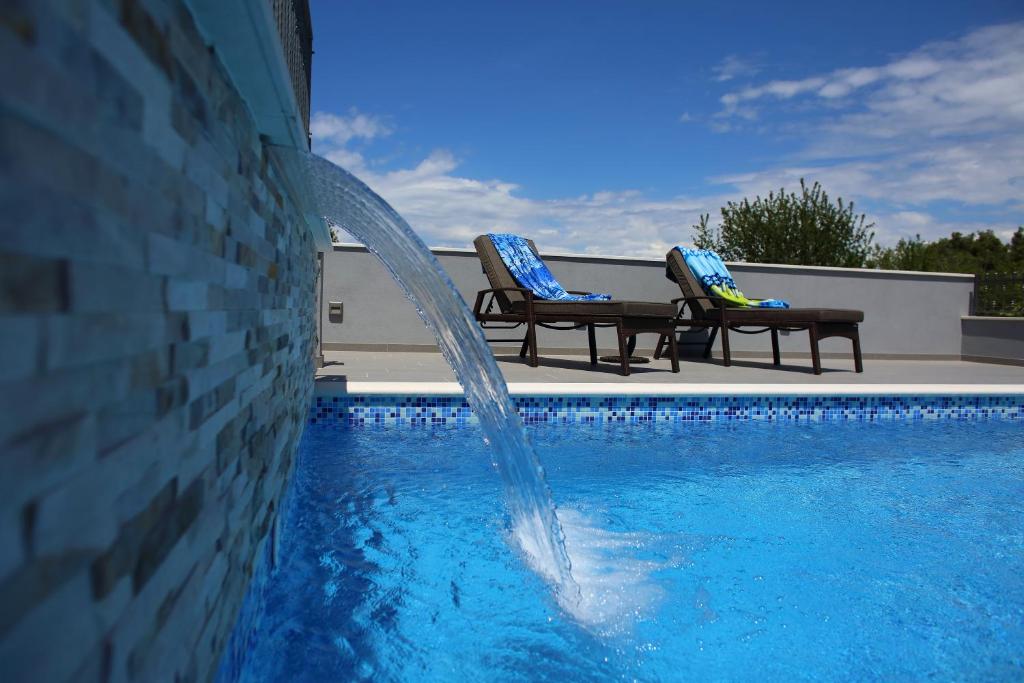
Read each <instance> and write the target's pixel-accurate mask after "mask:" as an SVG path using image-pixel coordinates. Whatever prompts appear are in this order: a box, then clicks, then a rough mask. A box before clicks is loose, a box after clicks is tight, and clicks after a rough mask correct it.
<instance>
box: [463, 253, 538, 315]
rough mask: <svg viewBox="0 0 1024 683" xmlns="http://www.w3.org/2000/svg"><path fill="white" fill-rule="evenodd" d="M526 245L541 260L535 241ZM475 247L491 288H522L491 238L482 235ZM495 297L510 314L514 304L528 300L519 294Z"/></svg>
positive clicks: (504, 311)
mask: <svg viewBox="0 0 1024 683" xmlns="http://www.w3.org/2000/svg"><path fill="white" fill-rule="evenodd" d="M526 243H527V244H529V245H530V249H532V250H533V253H535V254H537V258H540V253H539V252H538V251H537V245H535V244H534V243H533V240H526ZM473 246H474V247H476V254H477V256H479V257H480V265H481V266H483V270H484V274H485V275H486V276H487V281H488V282H489V283H491V287H519V286H520V285H519V283H518V282H516V279H515V278H514V277H512V273H510V272H509V270H508V266H506V265H505V262H504V261H502V260H501V255H500V254H498V250H497V248H496V247H495V246H494V242H492V241H491V238H490V237H488V236H487V235H480V236H479V237H477V238H476V239H475V240H473ZM494 296H495V298H496V299H497V301H498V306H500V307H501V311H502V313H508V312H509V311H510V310H511V309H512V303H513V302H519V301H525V300H526V297H524V296H523V295H522V294H520V293H519V292H496V293H495V295H494Z"/></svg>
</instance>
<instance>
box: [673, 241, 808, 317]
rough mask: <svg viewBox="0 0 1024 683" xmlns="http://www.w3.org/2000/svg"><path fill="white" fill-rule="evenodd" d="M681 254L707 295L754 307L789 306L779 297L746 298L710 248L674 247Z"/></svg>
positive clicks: (719, 258)
mask: <svg viewBox="0 0 1024 683" xmlns="http://www.w3.org/2000/svg"><path fill="white" fill-rule="evenodd" d="M676 250H677V251H678V252H679V253H680V254H682V255H683V260H685V261H686V265H687V266H689V267H690V271H691V272H692V273H693V274H694V275H695V276H697V279H698V280H700V284H701V287H703V288H704V292H705V293H706V294H707V295H708V296H717V297H721V298H722V299H725V300H726V301H728V302H729V303H731V304H735V305H737V306H752V307H756V308H789V303H788V302H785V301H782V300H781V299H748V298H747V297H745V296H744V295H743V292H741V291H740V290H739V289H737V287H736V281H735V280H733V279H732V275H730V274H729V269H728V268H726V267H725V262H724V261H722V258H721V257H720V256H719V255H718V254H716V253H715V252H713V251H711V250H710V249H687V248H686V247H676Z"/></svg>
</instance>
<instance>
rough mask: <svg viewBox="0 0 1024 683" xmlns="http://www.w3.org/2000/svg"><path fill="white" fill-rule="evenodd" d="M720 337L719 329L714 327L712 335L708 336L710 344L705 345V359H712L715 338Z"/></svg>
mask: <svg viewBox="0 0 1024 683" xmlns="http://www.w3.org/2000/svg"><path fill="white" fill-rule="evenodd" d="M717 336H718V328H717V327H712V328H711V334H709V335H708V343H707V344H705V345H704V357H705V358H711V348H712V347H713V346H714V344H715V337H717Z"/></svg>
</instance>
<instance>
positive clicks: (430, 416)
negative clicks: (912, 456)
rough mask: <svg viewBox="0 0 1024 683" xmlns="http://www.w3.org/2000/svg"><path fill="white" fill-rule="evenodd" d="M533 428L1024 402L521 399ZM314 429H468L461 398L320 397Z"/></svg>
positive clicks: (978, 412)
mask: <svg viewBox="0 0 1024 683" xmlns="http://www.w3.org/2000/svg"><path fill="white" fill-rule="evenodd" d="M514 400H515V403H516V408H517V409H518V411H519V415H520V417H521V418H522V419H523V421H524V422H526V423H528V424H533V423H554V424H583V423H607V422H623V423H626V422H628V423H634V422H692V421H700V422H728V421H744V420H769V421H803V422H829V421H843V420H858V421H866V422H872V421H877V420H977V419H1009V420H1020V419H1024V396H964V395H957V396H909V395H903V396H895V395H894V396H516V397H514ZM309 423H310V424H329V425H338V426H347V427H351V426H361V425H374V424H380V425H464V424H475V423H476V417H475V416H474V415H473V412H472V411H471V410H470V408H469V405H468V404H467V403H466V400H465V399H464V398H463V397H462V396H317V397H316V398H315V399H314V401H313V405H312V406H311V409H310V414H309Z"/></svg>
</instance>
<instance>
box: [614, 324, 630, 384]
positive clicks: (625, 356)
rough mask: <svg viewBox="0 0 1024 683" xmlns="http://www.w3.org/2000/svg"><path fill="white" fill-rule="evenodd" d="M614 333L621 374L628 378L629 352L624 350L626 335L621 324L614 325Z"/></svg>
mask: <svg viewBox="0 0 1024 683" xmlns="http://www.w3.org/2000/svg"><path fill="white" fill-rule="evenodd" d="M615 332H616V333H617V334H618V337H619V361H620V362H621V366H622V374H623V375H624V376H626V377H629V351H628V350H627V349H626V334H625V332H624V331H623V329H622V323H621V322H619V323H616V325H615Z"/></svg>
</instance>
